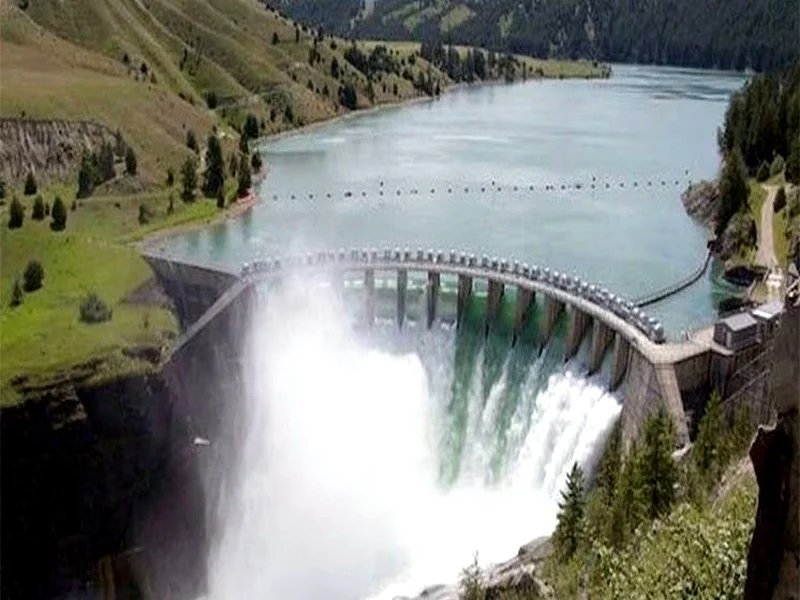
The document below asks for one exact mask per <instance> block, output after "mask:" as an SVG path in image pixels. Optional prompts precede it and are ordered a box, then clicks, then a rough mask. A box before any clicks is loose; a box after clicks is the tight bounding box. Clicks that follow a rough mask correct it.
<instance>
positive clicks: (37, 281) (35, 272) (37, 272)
mask: <svg viewBox="0 0 800 600" xmlns="http://www.w3.org/2000/svg"><path fill="white" fill-rule="evenodd" d="M22 277H23V279H24V281H25V284H24V288H25V291H26V292H35V291H36V290H38V289H39V288H40V287H42V281H43V280H44V267H42V263H40V262H39V261H38V260H31V261H28V265H27V266H26V267H25V271H24V273H23V274H22Z"/></svg>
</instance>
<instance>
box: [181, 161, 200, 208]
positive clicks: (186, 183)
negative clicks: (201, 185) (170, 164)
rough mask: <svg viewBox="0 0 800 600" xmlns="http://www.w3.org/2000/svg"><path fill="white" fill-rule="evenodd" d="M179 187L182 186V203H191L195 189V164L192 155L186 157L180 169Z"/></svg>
mask: <svg viewBox="0 0 800 600" xmlns="http://www.w3.org/2000/svg"><path fill="white" fill-rule="evenodd" d="M181 185H182V186H183V192H182V193H181V197H182V198H183V201H184V202H192V201H193V200H194V194H195V190H196V189H197V162H196V161H195V158H194V155H190V156H187V157H186V160H185V161H184V163H183V166H182V167H181Z"/></svg>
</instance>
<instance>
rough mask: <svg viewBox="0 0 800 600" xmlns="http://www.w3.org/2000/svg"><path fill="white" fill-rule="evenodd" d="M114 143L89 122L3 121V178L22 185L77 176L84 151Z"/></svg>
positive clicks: (104, 130)
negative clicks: (32, 179)
mask: <svg viewBox="0 0 800 600" xmlns="http://www.w3.org/2000/svg"><path fill="white" fill-rule="evenodd" d="M106 141H108V142H111V143H113V141H114V134H113V132H112V131H111V130H109V129H108V128H106V127H104V126H103V125H100V124H99V123H92V122H88V121H61V120H41V121H40V120H33V119H0V176H2V177H3V178H4V179H5V180H6V181H11V182H17V183H21V182H22V181H23V180H24V179H25V177H26V176H27V174H28V171H32V172H33V173H34V175H35V176H36V177H37V179H49V178H54V179H64V178H66V177H68V176H71V175H73V174H74V173H76V172H77V170H78V167H79V165H80V161H81V156H82V155H83V152H84V150H89V151H92V150H96V149H97V148H99V147H100V145H101V144H102V143H103V142H106Z"/></svg>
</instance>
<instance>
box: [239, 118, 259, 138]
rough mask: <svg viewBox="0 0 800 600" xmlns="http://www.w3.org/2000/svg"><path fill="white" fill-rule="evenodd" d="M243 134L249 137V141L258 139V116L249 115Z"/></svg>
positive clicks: (245, 121)
mask: <svg viewBox="0 0 800 600" xmlns="http://www.w3.org/2000/svg"><path fill="white" fill-rule="evenodd" d="M242 133H243V134H244V135H245V136H247V139H248V140H254V139H256V138H258V119H256V116H255V115H254V114H253V113H249V114H248V115H247V118H246V119H245V120H244V127H243V128H242Z"/></svg>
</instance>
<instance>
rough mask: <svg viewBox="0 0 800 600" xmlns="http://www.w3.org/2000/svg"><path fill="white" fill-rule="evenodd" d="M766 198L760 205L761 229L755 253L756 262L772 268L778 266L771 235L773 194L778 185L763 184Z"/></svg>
mask: <svg viewBox="0 0 800 600" xmlns="http://www.w3.org/2000/svg"><path fill="white" fill-rule="evenodd" d="M763 187H764V189H765V190H766V191H767V198H766V199H765V200H764V204H763V205H762V206H761V231H760V235H759V237H758V252H757V253H756V264H758V265H760V266H762V267H766V268H768V269H774V268H775V267H777V266H778V259H777V258H776V257H775V240H774V239H773V235H772V213H773V212H774V211H775V196H776V194H777V193H778V186H774V185H765V186H763Z"/></svg>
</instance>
